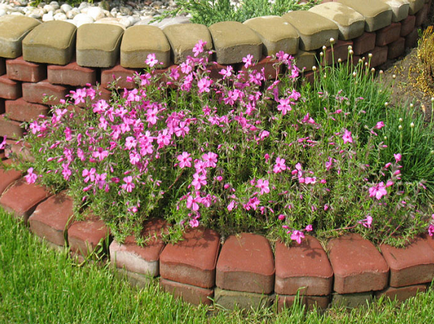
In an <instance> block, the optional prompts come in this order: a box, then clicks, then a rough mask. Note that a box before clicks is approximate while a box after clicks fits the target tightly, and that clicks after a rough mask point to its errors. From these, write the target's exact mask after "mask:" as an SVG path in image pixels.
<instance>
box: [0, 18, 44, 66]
mask: <svg viewBox="0 0 434 324" xmlns="http://www.w3.org/2000/svg"><path fill="white" fill-rule="evenodd" d="M39 24H40V22H39V21H38V20H36V19H33V18H30V17H25V16H15V15H5V16H3V17H0V56H1V57H5V58H12V59H14V58H17V57H18V56H21V54H22V41H23V38H24V37H25V36H26V35H27V34H28V33H29V32H30V31H31V30H32V29H33V28H35V27H36V26H38V25H39Z"/></svg>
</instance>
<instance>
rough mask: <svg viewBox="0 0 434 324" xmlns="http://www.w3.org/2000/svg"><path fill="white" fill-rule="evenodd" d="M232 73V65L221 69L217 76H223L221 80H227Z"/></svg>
mask: <svg viewBox="0 0 434 324" xmlns="http://www.w3.org/2000/svg"><path fill="white" fill-rule="evenodd" d="M233 71H234V69H233V67H232V65H228V66H227V68H226V69H221V70H220V72H219V74H221V75H223V80H224V79H226V78H229V77H230V76H231V75H232V72H233Z"/></svg>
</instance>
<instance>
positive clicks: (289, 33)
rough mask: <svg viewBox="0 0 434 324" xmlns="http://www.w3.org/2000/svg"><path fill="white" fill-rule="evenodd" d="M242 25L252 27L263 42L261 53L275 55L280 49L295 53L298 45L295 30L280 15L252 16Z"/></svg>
mask: <svg viewBox="0 0 434 324" xmlns="http://www.w3.org/2000/svg"><path fill="white" fill-rule="evenodd" d="M244 25H246V26H248V27H249V28H250V29H252V30H253V31H254V32H255V33H256V35H258V37H259V38H260V40H261V42H262V44H263V46H262V54H263V55H265V56H271V55H276V54H277V53H278V52H280V51H283V52H285V53H287V54H297V52H298V45H299V36H298V33H297V30H296V29H295V28H294V27H293V26H292V25H291V24H289V23H288V22H287V21H286V20H285V19H283V18H282V17H278V16H266V17H257V18H252V19H249V20H246V21H245V22H244Z"/></svg>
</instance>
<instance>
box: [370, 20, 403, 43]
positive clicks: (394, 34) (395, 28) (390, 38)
mask: <svg viewBox="0 0 434 324" xmlns="http://www.w3.org/2000/svg"><path fill="white" fill-rule="evenodd" d="M400 35H401V24H400V23H392V24H390V25H389V26H387V27H384V28H382V29H380V30H379V31H377V40H376V45H377V46H385V45H387V44H390V43H393V42H394V41H396V40H398V39H399V37H400Z"/></svg>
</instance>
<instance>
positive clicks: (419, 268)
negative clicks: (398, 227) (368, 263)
mask: <svg viewBox="0 0 434 324" xmlns="http://www.w3.org/2000/svg"><path fill="white" fill-rule="evenodd" d="M380 249H381V252H382V253H383V256H384V259H385V260H386V262H387V264H388V265H389V267H390V283H389V285H390V286H392V287H403V286H410V285H417V284H421V283H426V282H431V280H433V278H434V251H433V249H432V248H431V247H430V246H429V244H428V242H427V240H426V239H421V238H419V239H416V240H415V241H414V242H413V243H411V244H410V245H409V246H408V247H406V248H403V249H399V248H394V247H392V246H390V245H386V244H383V245H381V246H380Z"/></svg>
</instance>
